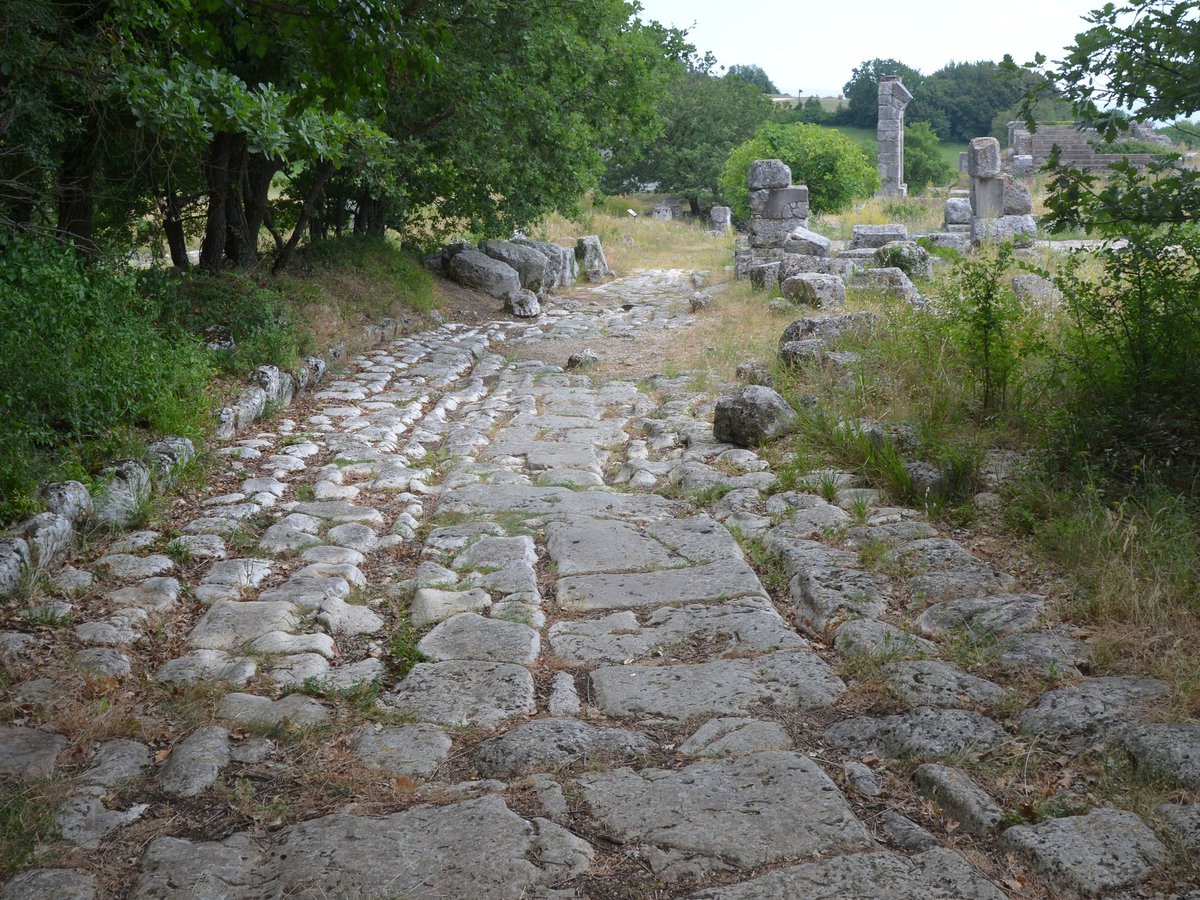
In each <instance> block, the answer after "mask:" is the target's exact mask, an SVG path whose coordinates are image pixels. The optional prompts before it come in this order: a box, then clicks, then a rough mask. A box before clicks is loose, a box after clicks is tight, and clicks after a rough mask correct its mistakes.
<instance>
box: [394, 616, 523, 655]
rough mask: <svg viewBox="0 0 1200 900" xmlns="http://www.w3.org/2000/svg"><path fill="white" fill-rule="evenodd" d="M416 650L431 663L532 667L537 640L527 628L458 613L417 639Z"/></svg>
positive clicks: (518, 624) (516, 624)
mask: <svg viewBox="0 0 1200 900" xmlns="http://www.w3.org/2000/svg"><path fill="white" fill-rule="evenodd" d="M417 648H418V649H419V650H420V651H421V652H422V653H424V654H425V656H426V658H427V659H429V660H430V661H432V662H439V661H442V660H449V659H476V660H485V661H489V662H506V663H519V664H521V665H532V664H533V662H534V660H536V659H537V655H538V651H539V649H540V648H541V637H540V636H539V635H538V633H537V632H536V631H534V630H533V629H532V628H530V627H529V626H528V625H522V624H521V623H519V622H504V621H501V620H498V619H485V618H484V617H483V616H480V615H476V614H475V613H462V614H461V615H457V616H453V617H451V618H449V619H447V620H446V621H445V622H442V623H441V624H440V625H438V626H437V627H436V628H434V629H433V631H431V632H429V634H427V635H425V637H423V638H421V642H420V643H419V644H418V645H417Z"/></svg>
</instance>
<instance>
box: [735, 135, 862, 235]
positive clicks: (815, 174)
mask: <svg viewBox="0 0 1200 900" xmlns="http://www.w3.org/2000/svg"><path fill="white" fill-rule="evenodd" d="M758 159H781V160H783V161H784V162H785V163H787V164H788V166H789V167H790V168H791V170H792V182H793V183H794V184H803V185H807V186H808V196H809V206H810V208H811V210H812V212H813V213H814V214H816V215H819V214H821V213H831V212H840V211H842V210H844V209H846V208H847V207H848V206H849V205H850V204H851V202H853V201H854V200H855V199H857V198H860V197H869V196H871V194H873V193H874V192H875V191H876V189H878V187H879V173H878V172H877V171H876V170H875V168H874V167H873V166H872V165H871V162H870V160H869V159H868V158H867V155H866V154H865V153H863V151H862V149H861V148H860V147H859V146H858V145H857V144H855V142H854V141H853V140H851V139H850V138H848V137H846V136H845V135H844V134H841V133H840V132H837V131H835V130H833V129H832V128H822V127H821V126H820V125H807V124H804V123H798V124H794V125H780V124H777V123H773V122H771V123H768V124H766V125H764V126H762V127H761V128H759V130H758V131H757V132H756V133H755V135H754V137H753V138H752V139H751V140H749V141H747V142H746V143H744V144H742V145H741V146H740V147H738V148H737V149H735V150H734V151H733V153H731V154H730V155H729V159H728V160H727V161H726V163H725V168H724V169H723V170H722V172H721V177H720V179H719V184H720V187H721V194H722V196H723V197H724V198H725V200H726V202H728V203H729V205H730V206H731V207H732V208H733V212H734V215H735V216H738V217H740V218H746V217H747V216H749V215H750V201H749V189H748V188H747V187H746V173H747V172H748V171H749V169H750V164H751V163H753V162H754V161H755V160H758Z"/></svg>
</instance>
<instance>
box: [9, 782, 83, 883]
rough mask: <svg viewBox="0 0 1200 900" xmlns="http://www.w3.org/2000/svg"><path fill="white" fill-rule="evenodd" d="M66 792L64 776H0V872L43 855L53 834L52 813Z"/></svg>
mask: <svg viewBox="0 0 1200 900" xmlns="http://www.w3.org/2000/svg"><path fill="white" fill-rule="evenodd" d="M70 792H71V786H70V784H69V782H67V781H66V780H65V779H28V780H18V779H5V780H0V875H10V874H12V873H14V872H17V871H19V870H21V869H23V868H25V867H26V866H28V865H29V864H30V863H31V862H32V861H33V860H34V859H35V858H36V857H39V856H41V855H43V851H44V849H45V845H47V844H48V843H51V842H53V840H54V839H55V838H56V837H57V834H58V827H57V825H56V823H55V816H56V814H57V812H58V808H59V806H61V805H62V803H63V801H65V800H66V799H67V797H68V796H69V794H70Z"/></svg>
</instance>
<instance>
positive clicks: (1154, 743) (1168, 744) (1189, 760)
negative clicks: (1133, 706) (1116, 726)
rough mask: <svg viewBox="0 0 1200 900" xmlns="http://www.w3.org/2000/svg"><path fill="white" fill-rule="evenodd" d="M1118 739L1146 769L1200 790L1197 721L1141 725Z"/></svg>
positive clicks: (1199, 737)
mask: <svg viewBox="0 0 1200 900" xmlns="http://www.w3.org/2000/svg"><path fill="white" fill-rule="evenodd" d="M1121 743H1122V744H1124V746H1125V749H1126V750H1128V751H1129V752H1130V753H1131V754H1133V757H1134V758H1135V759H1136V760H1137V761H1138V765H1140V766H1144V767H1145V768H1146V769H1147V770H1148V771H1149V772H1151V773H1153V774H1156V775H1159V776H1165V777H1167V778H1170V779H1171V780H1173V781H1177V782H1179V783H1180V784H1182V785H1184V786H1185V787H1188V788H1191V789H1192V790H1194V791H1200V725H1190V724H1177V725H1170V724H1153V725H1142V726H1140V727H1137V728H1131V729H1130V730H1129V731H1127V732H1125V734H1124V735H1122V738H1121Z"/></svg>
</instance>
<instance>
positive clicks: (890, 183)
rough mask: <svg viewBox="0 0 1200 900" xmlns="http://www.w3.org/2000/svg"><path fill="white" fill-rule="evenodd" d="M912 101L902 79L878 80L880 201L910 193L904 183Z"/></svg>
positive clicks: (898, 77)
mask: <svg viewBox="0 0 1200 900" xmlns="http://www.w3.org/2000/svg"><path fill="white" fill-rule="evenodd" d="M912 98H913V97H912V94H911V93H909V91H908V88H906V87H905V86H904V82H902V81H901V80H900V76H899V75H884V76H882V77H881V78H880V79H879V124H878V126H877V127H878V130H877V132H876V140H877V141H878V150H879V154H878V155H879V180H880V181H881V182H882V185H881V187H880V188H879V196H881V197H903V196H905V195H906V194H907V193H908V185H907V184H905V183H904V108H905V107H906V106H908V104H909V101H910V100H912Z"/></svg>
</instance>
